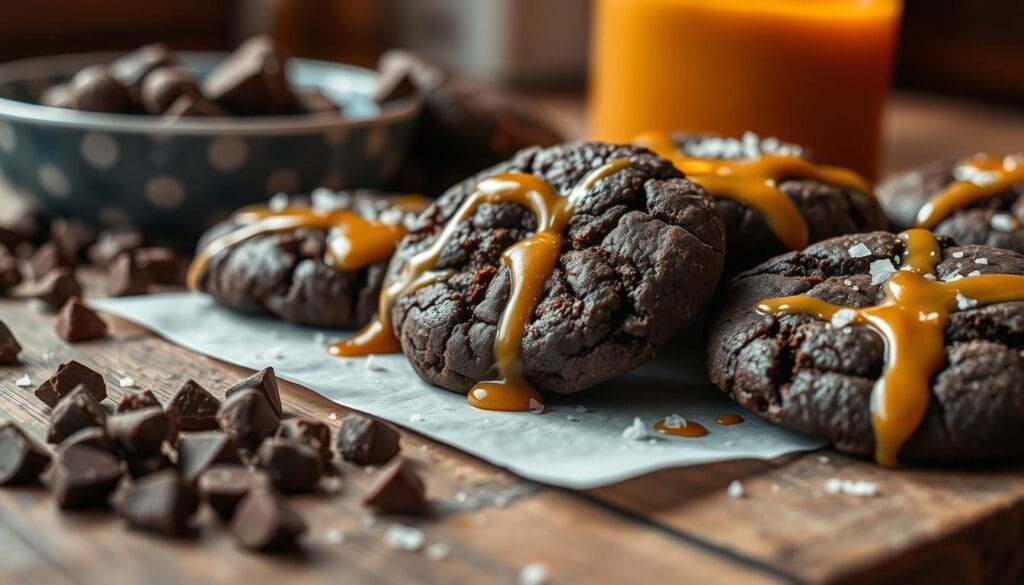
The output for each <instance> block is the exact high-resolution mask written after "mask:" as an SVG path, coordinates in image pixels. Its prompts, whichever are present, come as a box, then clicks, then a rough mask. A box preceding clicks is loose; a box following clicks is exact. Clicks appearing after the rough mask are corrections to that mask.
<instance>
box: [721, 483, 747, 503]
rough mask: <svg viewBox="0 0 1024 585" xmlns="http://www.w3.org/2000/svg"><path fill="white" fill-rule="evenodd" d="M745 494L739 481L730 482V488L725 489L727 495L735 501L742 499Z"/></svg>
mask: <svg viewBox="0 0 1024 585" xmlns="http://www.w3.org/2000/svg"><path fill="white" fill-rule="evenodd" d="M743 494H744V491H743V483H742V482H741V481H740V480H738V479H734V480H732V481H730V482H729V487H727V488H725V495H727V496H729V497H730V498H732V499H734V500H737V499H739V498H742V497H743Z"/></svg>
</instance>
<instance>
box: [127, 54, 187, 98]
mask: <svg viewBox="0 0 1024 585" xmlns="http://www.w3.org/2000/svg"><path fill="white" fill-rule="evenodd" d="M177 63H178V59H177V57H175V56H174V53H173V52H172V51H171V49H170V48H169V47H168V46H167V45H164V44H161V43H154V44H151V45H146V46H144V47H140V48H139V49H136V50H135V51H132V52H131V53H128V54H125V55H122V56H121V57H118V58H117V60H116V61H114V62H113V63H111V64H110V73H111V74H112V75H113V76H114V77H116V78H117V79H118V80H119V81H120V82H121V83H123V84H125V85H126V86H128V89H129V91H130V92H131V94H132V99H134V100H135V101H139V100H140V97H141V96H140V93H141V92H142V84H143V82H145V80H146V76H148V75H149V74H150V73H151V72H152V71H153V70H154V69H157V68H158V67H168V66H171V65H176V64H177Z"/></svg>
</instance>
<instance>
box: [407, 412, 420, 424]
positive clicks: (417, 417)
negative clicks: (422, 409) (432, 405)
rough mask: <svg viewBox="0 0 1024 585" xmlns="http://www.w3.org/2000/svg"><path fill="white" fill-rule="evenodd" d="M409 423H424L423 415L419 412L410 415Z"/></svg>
mask: <svg viewBox="0 0 1024 585" xmlns="http://www.w3.org/2000/svg"><path fill="white" fill-rule="evenodd" d="M409 422H423V415H422V414H420V413H418V412H414V413H412V414H410V415H409Z"/></svg>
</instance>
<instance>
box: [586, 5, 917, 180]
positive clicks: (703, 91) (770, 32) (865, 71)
mask: <svg viewBox="0 0 1024 585" xmlns="http://www.w3.org/2000/svg"><path fill="white" fill-rule="evenodd" d="M902 9H903V5H902V0H595V10H594V21H593V29H594V34H593V47H592V52H591V55H592V56H591V71H590V84H591V85H590V104H589V107H590V133H591V135H592V136H593V137H594V138H597V139H601V140H609V141H616V142H626V141H629V140H631V139H632V138H634V137H635V136H636V135H638V134H640V133H642V132H647V131H659V130H660V131H668V132H671V131H680V132H716V133H719V134H723V135H731V136H737V137H738V136H740V135H742V134H743V133H744V132H745V131H747V130H751V131H754V132H756V133H758V134H760V135H762V136H775V137H777V138H779V139H782V140H785V141H789V142H797V143H800V144H801V145H803V146H805V147H808V148H809V149H810V150H811V151H812V152H813V153H814V154H815V157H816V158H817V160H819V161H821V162H824V163H829V164H835V165H842V166H846V167H849V168H852V169H854V170H856V171H858V172H860V173H861V174H863V175H865V176H867V177H874V176H875V174H876V171H877V166H878V156H879V153H878V147H879V134H880V126H881V116H882V109H883V106H884V105H885V101H886V96H887V94H888V91H889V83H890V80H891V77H892V66H893V55H894V52H895V48H896V39H897V34H898V28H899V20H900V15H901V13H902Z"/></svg>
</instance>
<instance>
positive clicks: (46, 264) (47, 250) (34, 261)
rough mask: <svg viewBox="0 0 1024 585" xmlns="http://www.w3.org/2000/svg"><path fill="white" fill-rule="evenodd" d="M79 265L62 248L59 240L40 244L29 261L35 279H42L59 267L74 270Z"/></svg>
mask: <svg viewBox="0 0 1024 585" xmlns="http://www.w3.org/2000/svg"><path fill="white" fill-rule="evenodd" d="M77 265H78V263H77V262H76V261H75V258H74V257H73V256H70V255H68V254H67V253H66V252H65V251H64V250H63V249H61V247H60V246H59V245H58V244H57V242H46V243H45V244H43V245H42V246H39V248H38V249H37V250H36V251H35V253H34V254H32V258H30V259H29V261H28V268H29V271H30V272H31V273H32V278H34V279H35V280H41V279H42V278H43V277H44V276H46V275H47V274H49V273H50V272H53V271H54V270H57V269H58V268H66V269H68V270H73V269H74V268H75V266H77Z"/></svg>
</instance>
